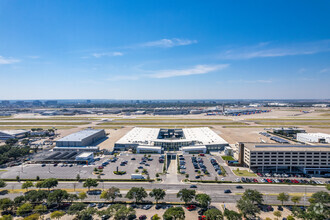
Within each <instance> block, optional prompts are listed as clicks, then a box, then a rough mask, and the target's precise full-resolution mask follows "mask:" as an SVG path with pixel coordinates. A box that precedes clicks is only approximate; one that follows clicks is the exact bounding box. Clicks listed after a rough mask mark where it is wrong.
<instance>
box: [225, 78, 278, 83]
mask: <svg viewBox="0 0 330 220" xmlns="http://www.w3.org/2000/svg"><path fill="white" fill-rule="evenodd" d="M228 82H229V83H272V82H273V80H270V79H257V80H242V79H240V80H229V81H228Z"/></svg>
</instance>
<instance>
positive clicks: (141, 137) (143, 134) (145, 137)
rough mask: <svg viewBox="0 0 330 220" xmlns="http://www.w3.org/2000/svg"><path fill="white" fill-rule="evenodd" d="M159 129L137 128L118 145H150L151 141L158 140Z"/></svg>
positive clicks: (121, 139)
mask: <svg viewBox="0 0 330 220" xmlns="http://www.w3.org/2000/svg"><path fill="white" fill-rule="evenodd" d="M159 130H160V129H159V128H139V127H135V128H133V129H132V130H130V131H129V132H128V133H127V134H126V135H125V136H123V137H122V138H120V140H118V141H117V142H116V143H118V144H149V143H150V141H152V140H155V139H157V137H158V133H159Z"/></svg>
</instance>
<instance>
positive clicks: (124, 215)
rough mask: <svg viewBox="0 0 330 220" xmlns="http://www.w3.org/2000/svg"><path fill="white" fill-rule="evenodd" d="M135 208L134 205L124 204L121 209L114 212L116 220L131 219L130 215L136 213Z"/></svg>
mask: <svg viewBox="0 0 330 220" xmlns="http://www.w3.org/2000/svg"><path fill="white" fill-rule="evenodd" d="M135 213H136V212H135V210H134V209H133V208H132V207H126V206H122V207H121V208H120V209H118V210H117V211H116V212H115V214H114V219H115V220H125V219H130V218H129V217H130V216H133V215H135Z"/></svg>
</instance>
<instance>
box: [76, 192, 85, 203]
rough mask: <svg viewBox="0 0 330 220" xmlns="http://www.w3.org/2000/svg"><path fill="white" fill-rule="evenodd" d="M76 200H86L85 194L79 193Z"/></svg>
mask: <svg viewBox="0 0 330 220" xmlns="http://www.w3.org/2000/svg"><path fill="white" fill-rule="evenodd" d="M78 198H79V199H80V201H83V200H85V199H86V198H87V194H86V193H85V192H80V193H79V194H78Z"/></svg>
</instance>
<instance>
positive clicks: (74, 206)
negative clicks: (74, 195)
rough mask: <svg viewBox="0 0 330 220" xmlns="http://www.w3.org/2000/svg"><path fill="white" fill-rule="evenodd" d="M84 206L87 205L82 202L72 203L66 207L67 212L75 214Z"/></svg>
mask: <svg viewBox="0 0 330 220" xmlns="http://www.w3.org/2000/svg"><path fill="white" fill-rule="evenodd" d="M86 207H87V205H86V204H84V203H82V202H77V203H73V204H72V205H71V206H70V207H69V209H68V214H69V215H76V214H77V213H78V212H80V211H82V210H84V209H85V208H86Z"/></svg>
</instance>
